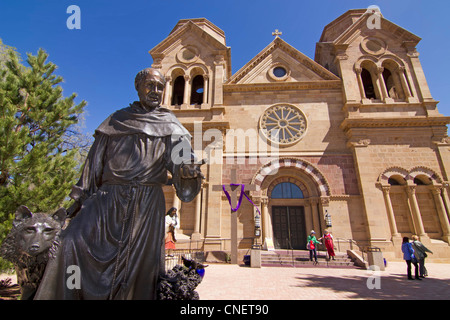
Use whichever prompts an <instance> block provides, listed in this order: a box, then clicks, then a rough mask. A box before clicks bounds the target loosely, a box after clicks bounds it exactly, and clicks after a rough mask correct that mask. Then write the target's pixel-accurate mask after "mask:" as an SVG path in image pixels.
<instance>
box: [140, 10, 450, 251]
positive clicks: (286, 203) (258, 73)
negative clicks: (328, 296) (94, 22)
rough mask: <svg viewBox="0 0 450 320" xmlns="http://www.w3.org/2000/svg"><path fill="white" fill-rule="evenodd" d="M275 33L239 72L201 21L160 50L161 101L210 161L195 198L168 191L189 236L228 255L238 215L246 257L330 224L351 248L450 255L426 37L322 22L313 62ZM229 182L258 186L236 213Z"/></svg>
mask: <svg viewBox="0 0 450 320" xmlns="http://www.w3.org/2000/svg"><path fill="white" fill-rule="evenodd" d="M274 36H275V37H274V40H273V41H272V42H271V43H269V45H268V46H267V47H266V48H264V49H263V50H262V51H261V52H260V53H259V54H258V55H256V56H255V57H254V58H253V59H252V60H251V61H249V62H248V63H247V64H246V65H244V66H243V67H242V68H241V69H240V70H239V71H237V72H236V73H235V74H232V72H231V51H230V48H229V47H228V46H227V45H226V39H225V33H224V32H223V31H222V30H221V29H219V28H218V27H217V26H215V25H214V24H213V23H211V22H210V21H208V20H207V19H204V18H200V19H186V20H180V21H179V22H178V23H177V25H176V26H175V27H174V29H173V30H172V32H171V33H170V34H169V35H168V36H167V38H165V39H164V40H163V41H162V42H160V43H159V44H158V45H157V46H156V47H154V48H153V49H151V50H150V51H149V53H150V55H151V56H152V58H153V65H152V67H153V68H157V69H159V70H160V71H161V72H162V73H163V74H164V75H165V77H166V79H167V84H166V89H165V93H164V101H163V106H165V107H167V108H169V109H170V110H172V111H173V112H174V113H175V114H176V116H177V118H178V119H179V120H180V121H181V122H182V123H183V125H184V126H185V127H186V128H187V129H188V130H189V131H190V132H191V134H192V136H193V146H194V151H195V152H196V154H197V155H198V157H199V158H200V159H206V161H207V163H206V164H205V165H203V166H202V171H203V172H204V174H205V178H206V179H205V181H204V184H203V188H202V190H201V192H200V193H199V195H198V196H197V198H196V199H195V200H193V201H192V202H189V203H182V202H180V201H179V199H177V197H176V196H175V194H174V191H173V188H172V187H171V186H166V187H165V188H164V190H165V195H166V206H167V208H170V207H173V206H175V207H177V208H178V209H179V212H180V229H179V230H178V234H179V235H180V237H179V238H180V239H182V238H183V237H184V238H187V239H191V241H196V242H197V243H199V244H200V245H201V246H202V248H203V249H204V250H205V251H217V250H224V251H227V250H229V249H230V240H229V239H231V238H232V230H233V228H232V225H231V224H232V221H233V219H231V217H232V215H233V214H234V215H237V238H238V246H239V248H240V249H248V248H250V247H251V246H252V245H253V244H260V245H262V246H263V248H269V249H270V248H272V247H274V248H280V249H282V248H293V249H299V250H305V249H306V238H307V236H308V235H309V233H310V231H311V230H315V232H316V235H318V236H320V235H321V234H322V233H323V231H324V229H329V230H330V231H331V233H332V234H333V236H334V239H335V245H336V248H337V250H339V251H343V252H345V251H346V250H347V249H349V248H353V249H355V248H357V249H359V250H363V249H364V248H367V247H377V248H380V249H381V250H382V251H383V254H384V256H385V257H387V258H388V259H401V257H402V256H401V243H402V238H403V237H405V236H407V237H411V235H413V234H416V235H418V236H419V237H420V239H421V241H422V242H423V243H424V244H425V245H426V246H427V247H428V248H429V249H431V250H432V251H433V252H434V254H433V255H430V258H433V259H450V247H449V243H450V225H449V216H450V200H449V197H450V189H449V182H448V181H449V175H450V138H449V137H448V136H447V125H448V124H449V123H450V117H445V116H443V115H442V114H440V113H439V111H438V109H437V104H438V102H437V101H436V100H434V99H433V97H432V96H431V94H430V90H429V88H428V85H427V81H426V78H425V74H424V72H423V70H422V67H421V64H420V60H419V54H418V52H417V50H416V46H417V44H418V43H419V41H420V40H421V39H420V38H419V37H418V36H416V35H414V34H412V33H410V32H409V31H407V30H405V29H403V28H401V27H399V26H397V25H396V24H394V23H392V22H390V21H388V20H387V19H385V18H384V17H383V16H382V15H381V13H380V12H379V11H371V10H367V9H361V10H350V11H348V12H346V13H344V14H343V15H341V16H340V17H338V18H337V19H336V20H334V21H332V22H331V23H330V24H328V25H327V26H325V28H324V30H323V33H322V36H321V38H320V40H319V42H318V43H317V44H316V52H315V57H314V59H311V58H309V57H307V56H306V55H304V54H303V53H301V52H300V51H298V50H297V49H295V48H294V47H292V46H291V45H289V44H288V43H286V42H285V41H284V40H283V39H282V38H281V37H280V33H279V32H275V33H274ZM230 183H238V184H245V185H246V186H251V187H252V188H249V189H250V191H245V194H246V195H247V196H248V199H247V198H246V197H245V196H244V197H242V202H241V204H240V207H239V210H238V211H237V212H234V213H232V212H231V210H230V203H229V201H228V198H227V197H226V194H225V193H224V192H223V191H222V189H221V187H220V186H222V185H225V186H229V185H230ZM218 186H219V187H218ZM239 188H240V186H239V187H238V189H239ZM238 191H240V189H239V190H238ZM236 194H237V198H238V199H239V196H240V194H239V192H237V193H236ZM232 205H233V206H235V205H236V204H234V203H232Z"/></svg>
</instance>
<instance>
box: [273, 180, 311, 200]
mask: <svg viewBox="0 0 450 320" xmlns="http://www.w3.org/2000/svg"><path fill="white" fill-rule="evenodd" d="M271 197H272V199H303V198H304V196H303V192H302V190H300V188H299V187H298V186H296V185H295V184H293V183H290V182H282V183H279V184H277V185H276V186H275V188H273V190H272V194H271Z"/></svg>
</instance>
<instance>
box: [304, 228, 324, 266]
mask: <svg viewBox="0 0 450 320" xmlns="http://www.w3.org/2000/svg"><path fill="white" fill-rule="evenodd" d="M306 241H307V244H306V248H307V249H308V250H309V260H310V261H313V256H314V264H315V265H316V264H318V262H317V246H316V245H317V244H322V243H321V242H319V241H317V239H316V232H315V231H314V230H311V232H310V234H309V236H308V239H307V240H306Z"/></svg>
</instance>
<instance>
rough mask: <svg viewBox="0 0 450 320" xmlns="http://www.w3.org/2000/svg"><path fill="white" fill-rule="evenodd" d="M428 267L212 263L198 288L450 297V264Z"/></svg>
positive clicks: (211, 296) (268, 294)
mask: <svg viewBox="0 0 450 320" xmlns="http://www.w3.org/2000/svg"><path fill="white" fill-rule="evenodd" d="M426 267H427V269H428V274H429V277H427V278H425V279H423V280H422V281H419V280H407V279H406V263H405V262H390V263H389V264H388V266H387V268H386V270H385V271H378V272H376V273H374V272H373V271H368V270H364V269H356V268H327V267H320V268H319V267H296V268H286V267H262V268H250V267H247V266H238V265H230V264H210V265H209V266H208V267H207V268H206V270H205V277H204V279H203V281H202V282H201V283H200V285H199V286H198V287H197V292H198V293H199V295H200V300H450V264H438V263H428V264H427V265H426ZM412 269H413V274H414V267H413V268H412ZM378 275H379V277H378ZM368 283H369V287H372V288H373V289H370V288H369V287H368Z"/></svg>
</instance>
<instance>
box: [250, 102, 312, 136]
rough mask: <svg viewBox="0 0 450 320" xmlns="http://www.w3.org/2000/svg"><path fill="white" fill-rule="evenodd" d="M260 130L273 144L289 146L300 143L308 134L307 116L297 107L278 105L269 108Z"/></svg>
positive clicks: (262, 118) (261, 120)
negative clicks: (306, 133)
mask: <svg viewBox="0 0 450 320" xmlns="http://www.w3.org/2000/svg"><path fill="white" fill-rule="evenodd" d="M259 126H260V130H262V132H263V134H264V135H265V136H266V138H267V139H269V140H270V141H272V142H275V143H278V144H282V145H289V144H293V143H295V142H298V141H299V140H300V139H301V138H302V137H303V135H304V134H305V132H306V128H307V123H306V117H305V115H304V114H303V113H302V112H301V111H300V110H299V109H298V108H296V107H294V106H292V105H287V104H278V105H275V106H272V107H270V108H268V109H267V110H266V111H265V112H264V114H263V115H262V116H261V119H260V124H259Z"/></svg>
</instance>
